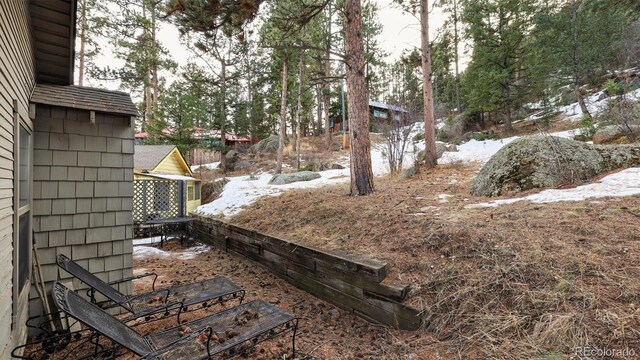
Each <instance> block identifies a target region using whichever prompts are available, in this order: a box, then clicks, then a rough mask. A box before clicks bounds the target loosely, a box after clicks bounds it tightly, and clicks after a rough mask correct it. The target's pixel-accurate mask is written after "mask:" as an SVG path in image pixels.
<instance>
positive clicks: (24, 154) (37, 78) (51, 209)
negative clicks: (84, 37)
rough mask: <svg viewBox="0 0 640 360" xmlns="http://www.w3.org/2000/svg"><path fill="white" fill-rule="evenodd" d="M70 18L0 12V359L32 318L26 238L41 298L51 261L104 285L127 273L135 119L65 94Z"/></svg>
mask: <svg viewBox="0 0 640 360" xmlns="http://www.w3.org/2000/svg"><path fill="white" fill-rule="evenodd" d="M75 11H76V2H75V1H74V0H31V1H27V0H16V1H3V2H2V6H1V7H0V31H1V33H2V34H3V35H2V36H1V37H0V60H1V61H0V233H1V234H0V249H1V250H0V261H2V262H3V263H4V264H5V265H4V266H3V267H2V268H1V269H0V323H2V324H3V326H2V327H0V358H1V359H6V358H9V355H10V352H11V350H12V349H13V348H14V347H15V346H16V345H18V344H20V343H23V342H24V341H25V340H26V335H27V329H26V326H25V322H26V320H27V317H28V316H35V315H39V314H41V313H42V304H41V302H40V300H39V299H38V298H37V293H36V291H35V290H34V286H32V281H33V276H32V275H33V274H32V271H31V269H32V245H31V244H32V236H33V237H34V238H33V239H34V240H35V243H36V244H37V246H38V248H39V259H40V263H41V264H42V266H43V269H42V270H43V271H42V273H43V276H44V280H45V281H46V289H45V290H46V292H47V293H48V292H49V290H50V288H51V284H52V281H53V280H55V279H56V278H59V279H68V278H69V275H68V274H66V273H64V272H62V271H60V270H58V267H57V266H56V265H55V259H56V256H57V255H58V254H66V255H67V256H69V257H70V258H72V259H74V260H76V261H78V262H79V263H80V265H82V266H85V267H87V268H88V269H89V270H90V271H92V272H93V273H95V274H96V275H97V276H99V277H101V278H103V279H105V280H119V279H122V278H123V277H126V276H130V275H131V274H132V270H131V260H132V257H131V252H132V242H131V238H132V232H133V221H132V208H133V128H132V126H131V125H132V123H133V121H134V119H133V117H135V116H136V115H137V111H136V108H135V106H133V103H132V102H131V99H130V97H129V95H127V94H125V93H121V92H111V91H104V90H99V89H91V88H84V87H76V86H72V85H71V84H72V83H73V71H74V55H75V51H74V43H75ZM75 286H76V288H81V284H79V283H76V284H75ZM120 290H121V291H123V292H125V293H128V292H129V290H130V283H123V284H121V287H120Z"/></svg>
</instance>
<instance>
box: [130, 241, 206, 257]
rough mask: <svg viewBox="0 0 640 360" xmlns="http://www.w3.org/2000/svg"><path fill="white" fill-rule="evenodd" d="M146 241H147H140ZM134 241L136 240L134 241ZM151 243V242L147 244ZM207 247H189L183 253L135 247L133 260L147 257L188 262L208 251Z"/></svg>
mask: <svg viewBox="0 0 640 360" xmlns="http://www.w3.org/2000/svg"><path fill="white" fill-rule="evenodd" d="M140 240H147V239H140ZM134 241H136V240H134ZM149 243H151V242H149ZM209 249H210V247H209V246H208V245H198V246H193V247H190V248H188V249H186V250H183V251H165V250H162V249H158V248H155V247H152V246H143V245H137V246H135V245H134V247H133V258H134V259H136V260H140V259H145V258H148V257H160V258H165V259H166V258H173V259H176V260H190V259H193V258H194V257H196V255H198V254H201V253H203V252H207V251H209Z"/></svg>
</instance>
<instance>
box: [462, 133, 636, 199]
mask: <svg viewBox="0 0 640 360" xmlns="http://www.w3.org/2000/svg"><path fill="white" fill-rule="evenodd" d="M633 166H640V146H623V145H620V146H606V145H590V144H586V143H583V142H579V141H575V140H570V139H564V138H559V137H554V136H535V137H525V138H521V139H518V140H516V141H513V142H512V143H510V144H508V145H506V146H505V147H503V148H502V149H501V150H500V151H498V152H497V153H496V154H495V155H494V156H493V157H492V158H491V160H489V161H488V162H487V163H486V164H485V165H484V167H483V168H482V170H480V173H479V174H478V175H477V176H476V178H475V179H474V182H473V186H472V187H471V193H472V194H474V195H477V196H499V195H502V194H512V193H517V192H521V191H525V190H529V189H534V188H549V187H557V186H560V185H575V184H580V183H583V182H586V181H589V180H592V179H593V178H595V177H596V176H598V175H600V174H603V173H605V172H608V171H612V170H616V169H621V168H627V167H633Z"/></svg>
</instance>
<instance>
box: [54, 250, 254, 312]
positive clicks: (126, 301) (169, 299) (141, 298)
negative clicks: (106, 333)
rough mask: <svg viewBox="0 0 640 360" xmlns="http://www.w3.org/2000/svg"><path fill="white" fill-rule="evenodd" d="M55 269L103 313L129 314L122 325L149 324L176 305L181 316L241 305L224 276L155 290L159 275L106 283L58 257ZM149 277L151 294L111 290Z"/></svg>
mask: <svg viewBox="0 0 640 360" xmlns="http://www.w3.org/2000/svg"><path fill="white" fill-rule="evenodd" d="M58 266H60V267H61V268H62V269H64V270H65V271H67V272H68V273H70V274H71V275H73V276H74V277H75V278H77V279H78V280H80V281H82V282H83V283H85V284H87V285H88V286H89V287H90V288H89V289H88V290H87V296H88V297H89V298H90V299H91V301H92V302H93V303H95V304H97V305H98V306H100V307H102V308H103V309H108V308H114V307H116V306H120V307H122V308H124V309H125V310H126V311H128V312H129V313H131V316H130V317H129V318H127V319H125V321H129V320H134V319H137V318H140V317H145V318H147V320H150V319H151V315H154V314H158V313H164V315H165V316H166V315H169V311H168V310H170V309H169V308H171V309H175V308H176V307H175V306H173V305H176V304H180V305H181V307H180V311H181V312H187V311H189V310H197V309H199V308H207V307H210V306H213V305H216V304H221V303H224V302H226V301H229V300H233V299H239V303H240V304H241V303H242V300H243V299H244V295H245V292H244V290H243V289H242V288H241V287H239V286H238V285H236V284H235V283H233V282H232V281H231V280H229V279H227V278H225V277H223V276H217V277H214V278H211V279H207V280H202V281H197V282H193V283H185V284H179V285H174V286H171V287H168V288H163V289H157V290H156V288H155V283H156V279H157V278H158V275H157V274H155V273H147V274H143V275H138V276H132V277H128V278H125V279H122V280H118V281H112V282H109V283H106V282H104V281H102V280H100V278H98V277H97V276H95V275H93V274H92V273H90V272H89V271H87V270H86V269H84V268H83V267H81V266H80V265H78V264H77V263H76V262H74V261H73V260H71V259H69V258H68V257H66V256H65V255H62V254H61V255H59V256H58ZM148 276H152V277H153V283H152V289H153V290H152V291H149V292H146V293H143V294H139V295H124V294H122V293H121V292H119V291H118V290H116V289H115V288H113V287H112V285H115V284H119V283H122V282H125V281H129V280H135V279H141V278H144V277H148ZM96 291H97V292H98V293H100V294H102V295H104V296H105V297H106V298H107V299H108V300H106V301H104V302H98V301H97V299H96ZM196 305H200V306H196ZM190 308H191V309H190Z"/></svg>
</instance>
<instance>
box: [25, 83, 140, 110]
mask: <svg viewBox="0 0 640 360" xmlns="http://www.w3.org/2000/svg"><path fill="white" fill-rule="evenodd" d="M31 102H32V103H35V104H45V105H53V106H62V107H67V108H72V109H83V110H92V111H100V112H105V113H109V114H121V115H131V116H138V109H136V107H135V105H134V104H133V102H132V101H131V96H129V94H127V93H124V92H121V91H110V90H103V89H96V88H90V87H83V86H74V85H69V86H61V85H47V84H37V85H36V87H35V89H34V90H33V95H32V96H31Z"/></svg>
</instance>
